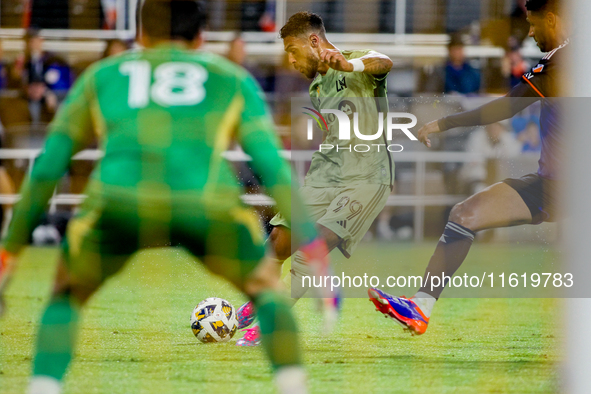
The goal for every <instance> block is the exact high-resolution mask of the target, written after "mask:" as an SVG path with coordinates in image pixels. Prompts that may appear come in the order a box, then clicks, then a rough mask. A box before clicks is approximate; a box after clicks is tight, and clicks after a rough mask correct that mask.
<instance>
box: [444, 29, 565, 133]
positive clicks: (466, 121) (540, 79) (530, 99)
mask: <svg viewBox="0 0 591 394" xmlns="http://www.w3.org/2000/svg"><path fill="white" fill-rule="evenodd" d="M568 44H569V41H568V40H567V41H565V42H564V43H563V44H562V45H560V46H559V47H557V48H555V49H554V50H552V51H550V52H548V53H547V54H546V56H544V57H543V58H542V59H541V60H540V61H539V62H538V63H537V64H536V65H535V66H534V67H532V69H531V70H530V71H529V72H527V73H526V74H524V75H523V76H522V77H521V83H520V84H518V85H517V86H515V87H514V88H513V89H511V91H510V92H509V93H507V95H506V96H505V97H502V98H499V99H497V100H494V101H491V102H490V103H487V104H485V105H483V106H481V107H479V108H476V109H475V110H472V111H467V112H462V113H459V114H455V115H451V116H448V117H445V118H442V119H439V121H438V124H439V129H440V130H441V131H445V130H449V129H452V128H454V127H469V126H483V125H487V124H491V123H495V122H500V121H502V120H505V119H509V118H512V117H513V116H515V115H516V114H518V113H519V112H521V111H523V110H524V109H525V108H526V107H528V106H530V105H531V104H533V103H535V102H536V101H538V100H541V99H543V98H545V97H559V96H560V94H559V93H560V92H559V88H558V80H559V79H558V71H557V70H558V69H559V65H560V63H561V59H562V58H564V57H565V56H566V55H565V54H564V50H563V48H565V47H566V46H567V45H568Z"/></svg>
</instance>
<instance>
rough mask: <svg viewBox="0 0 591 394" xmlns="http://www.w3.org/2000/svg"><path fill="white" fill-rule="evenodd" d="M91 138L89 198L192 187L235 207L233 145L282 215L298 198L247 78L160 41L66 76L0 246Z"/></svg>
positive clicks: (17, 233)
mask: <svg viewBox="0 0 591 394" xmlns="http://www.w3.org/2000/svg"><path fill="white" fill-rule="evenodd" d="M94 139H96V140H98V143H99V147H100V148H101V149H102V150H103V151H104V157H103V158H102V160H101V161H100V162H99V163H98V164H97V166H96V168H95V170H94V171H93V173H92V175H91V182H90V183H89V187H88V188H87V194H89V199H91V198H93V195H94V194H96V193H99V194H100V193H109V190H114V189H115V188H117V190H122V189H123V190H126V191H127V192H128V193H130V194H132V195H133V193H136V194H137V193H140V191H141V190H145V189H142V187H143V186H144V185H146V184H149V185H150V184H151V185H161V186H162V187H156V188H154V190H169V191H170V192H171V194H172V195H173V196H174V194H175V192H186V191H191V192H192V193H193V194H192V195H194V196H195V200H196V203H198V204H201V206H202V207H203V209H210V208H211V209H226V208H227V209H230V208H231V207H232V206H236V205H239V204H241V202H240V195H241V193H242V189H241V187H240V185H239V183H238V181H237V177H236V174H235V173H234V171H233V169H232V167H231V165H230V163H229V162H228V161H227V160H225V159H224V157H223V153H224V152H225V151H226V150H228V149H230V148H231V147H232V145H233V144H234V143H235V142H237V143H239V144H240V145H242V146H243V148H244V150H245V152H246V153H248V154H249V155H250V156H251V157H252V166H253V168H254V170H255V171H256V172H257V173H258V174H259V175H260V176H261V178H262V180H263V183H264V185H265V186H266V188H267V191H268V192H269V194H270V195H271V196H272V197H273V198H274V199H275V200H276V202H277V208H278V209H279V210H281V212H285V213H286V215H287V216H286V217H289V218H290V219H291V216H290V212H291V211H292V206H294V207H296V206H297V207H299V206H300V205H301V202H300V200H299V197H298V195H297V194H296V193H294V194H293V195H292V187H291V173H290V168H289V165H288V164H287V162H285V161H284V160H283V159H281V158H280V156H279V153H278V148H279V145H278V138H277V136H276V135H275V133H274V129H273V124H272V120H271V118H270V115H269V113H268V110H267V106H266V104H265V102H264V100H263V98H262V92H261V90H260V88H259V87H258V85H257V84H256V82H255V81H254V80H253V78H252V77H251V76H250V75H249V74H248V73H247V72H246V71H245V70H244V69H242V68H240V67H238V66H235V65H234V64H232V63H231V62H229V61H228V60H226V59H224V58H221V57H219V56H216V55H213V54H210V53H206V52H190V51H186V50H184V49H182V48H180V47H177V46H175V45H165V46H161V47H158V48H154V49H147V50H143V51H133V52H127V53H125V54H123V55H120V56H116V57H113V58H109V59H106V60H104V61H101V62H99V63H97V64H95V65H94V66H92V67H91V68H90V69H89V70H87V71H86V72H85V73H84V74H83V76H81V77H80V78H79V80H78V81H77V82H76V83H75V85H74V87H73V88H72V90H71V92H70V93H69V95H68V97H67V99H66V100H65V102H64V103H63V104H62V106H61V108H60V110H59V111H58V114H57V115H56V118H55V120H54V122H53V123H52V124H51V126H50V130H49V134H48V138H47V141H46V144H45V147H44V149H43V152H42V154H41V156H40V157H39V158H38V159H37V160H36V162H35V165H34V168H33V171H32V173H31V175H30V177H29V178H28V179H27V180H26V181H25V183H24V185H23V187H22V190H21V195H22V199H21V201H20V202H19V203H18V204H17V205H16V206H15V211H14V215H13V220H12V222H11V225H10V227H9V231H8V233H7V235H6V237H5V239H4V246H5V248H6V249H7V250H9V251H11V252H15V251H17V250H18V249H19V248H20V247H21V246H22V245H24V244H26V243H27V241H28V239H29V237H30V234H31V232H32V230H33V228H34V227H35V226H36V225H37V223H38V222H39V219H40V217H41V215H42V213H43V211H44V210H45V208H46V206H47V202H48V200H49V199H50V198H51V195H52V193H53V190H54V189H55V186H56V184H57V182H58V181H59V179H60V178H61V177H62V176H63V174H64V173H65V172H66V170H67V169H68V166H69V163H70V159H71V157H72V155H74V154H75V153H76V152H78V151H79V150H81V149H83V148H84V147H86V146H87V145H88V144H89V143H90V142H91V141H93V140H94ZM97 185H98V187H97ZM294 235H295V236H296V239H298V240H301V241H306V240H309V239H311V238H313V237H315V235H316V233H315V230H314V227H313V224H312V223H311V222H310V221H309V220H304V221H301V225H300V226H298V227H297V228H295V229H294Z"/></svg>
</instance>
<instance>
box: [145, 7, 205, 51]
mask: <svg viewBox="0 0 591 394" xmlns="http://www.w3.org/2000/svg"><path fill="white" fill-rule="evenodd" d="M206 21H207V13H206V9H205V4H204V3H203V2H201V1H196V0H145V1H144V4H143V6H142V10H141V25H142V27H143V30H144V32H145V33H146V34H147V35H148V36H149V37H153V38H157V39H163V40H169V39H173V40H174V39H182V40H187V41H193V40H194V39H195V38H196V37H197V35H198V34H199V32H200V31H201V30H202V29H203V28H204V27H205V23H206Z"/></svg>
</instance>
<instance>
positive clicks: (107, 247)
mask: <svg viewBox="0 0 591 394" xmlns="http://www.w3.org/2000/svg"><path fill="white" fill-rule="evenodd" d="M177 197H179V196H172V198H170V197H169V198H160V197H153V198H144V199H143V201H141V202H140V201H138V199H134V198H128V197H124V198H122V197H121V196H119V197H115V196H101V197H100V198H99V197H96V196H94V197H89V198H88V199H87V200H86V201H85V203H84V205H83V206H82V209H81V211H80V212H79V214H77V215H76V216H75V217H74V218H73V219H72V220H71V221H70V223H69V224H68V229H67V232H66V238H65V240H64V243H63V250H64V256H65V259H66V264H67V267H68V271H69V275H70V278H71V282H72V284H73V285H79V286H84V287H91V288H95V287H98V286H99V285H100V284H101V283H102V282H103V281H104V280H105V279H106V278H108V277H109V276H111V275H113V274H115V273H116V272H117V271H119V270H120V269H121V268H122V267H123V265H124V264H125V262H126V261H127V260H128V259H129V257H131V255H132V254H134V253H135V252H136V251H138V250H141V249H145V248H154V247H167V246H173V247H184V248H186V249H187V250H188V251H189V252H190V253H192V254H193V255H194V256H196V257H197V258H199V259H200V260H201V262H202V263H203V264H205V265H206V266H207V268H208V269H209V270H210V271H212V272H213V273H215V274H218V275H221V276H223V277H225V278H227V279H228V280H230V281H231V282H232V283H234V284H235V285H237V286H239V287H240V286H241V285H242V284H243V283H244V280H245V279H246V278H247V277H248V276H249V274H250V273H251V272H252V271H253V270H254V269H255V268H256V267H257V265H258V264H259V263H260V261H261V260H262V259H263V257H264V255H265V246H264V241H265V240H264V235H263V230H262V227H261V225H260V223H259V218H258V216H257V214H256V212H255V211H254V210H253V209H252V208H249V207H246V206H243V205H240V204H239V203H235V204H232V205H233V206H231V207H230V208H228V206H226V207H224V209H214V208H212V207H211V206H210V207H204V206H202V205H200V204H199V203H195V202H194V201H195V199H193V198H191V196H180V197H179V198H177ZM226 208H227V209H226Z"/></svg>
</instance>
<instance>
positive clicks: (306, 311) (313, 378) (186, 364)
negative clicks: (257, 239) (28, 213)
mask: <svg viewBox="0 0 591 394" xmlns="http://www.w3.org/2000/svg"><path fill="white" fill-rule="evenodd" d="M433 246H434V245H431V244H428V245H425V246H406V247H403V248H399V247H397V246H396V245H393V246H391V247H389V248H391V249H390V251H391V253H397V256H399V257H400V256H401V254H402V257H403V258H404V259H405V260H406V261H411V262H412V261H415V262H417V264H418V265H420V266H421V270H422V267H424V264H426V260H425V258H426V257H427V258H428V256H429V254H430V253H431V252H432V249H433ZM364 247H368V246H366V245H362V246H361V247H360V249H362V248H364ZM519 248H520V250H521V252H522V253H524V254H530V255H531V254H534V256H535V254H536V253H542V252H540V251H539V248H536V247H528V246H520V247H519ZM528 248H529V249H528ZM498 250H499V247H498V246H494V245H492V246H491V245H475V246H474V248H473V250H472V252H471V255H470V256H471V257H470V259H472V260H474V261H477V260H478V258H479V257H482V258H485V257H486V258H489V259H490V258H492V257H494V256H495V254H498V253H499V252H498ZM357 253H363V251H358V252H357ZM491 256H492V257H491ZM56 258H57V251H56V250H55V249H40V248H29V249H27V250H26V251H25V253H24V254H23V256H22V258H21V260H20V264H19V266H18V270H17V272H16V275H15V277H14V280H13V281H12V283H11V286H10V288H9V289H8V298H7V302H8V307H9V311H8V313H7V314H6V316H5V317H4V318H3V320H2V321H1V322H0V393H22V392H24V390H25V387H26V383H27V378H28V376H29V373H30V368H31V356H32V346H33V340H34V334H35V330H36V328H37V324H38V322H39V319H40V314H41V312H42V308H43V305H44V304H45V302H46V300H47V298H48V296H49V292H50V287H51V277H52V275H53V272H54V270H55V264H56ZM211 296H218V297H222V298H225V299H227V300H229V301H230V302H232V303H233V304H234V305H235V306H236V307H238V306H239V305H240V304H241V303H242V302H243V301H244V300H245V299H244V297H243V296H242V295H240V294H239V293H238V292H237V291H236V290H235V289H234V288H232V286H230V285H228V284H226V283H225V282H223V281H221V280H219V279H217V278H215V277H212V276H211V275H210V274H208V273H207V272H206V271H205V270H204V269H203V268H202V267H200V266H199V265H198V264H195V262H194V260H192V259H191V258H190V257H189V256H188V255H187V254H185V253H184V252H182V251H179V250H174V249H159V250H151V251H146V252H143V253H140V254H138V255H137V256H136V257H135V258H134V259H133V260H132V261H131V262H130V264H128V266H127V267H126V268H125V269H124V270H123V271H122V272H121V273H120V275H118V276H117V277H115V278H113V279H112V280H110V281H108V282H107V283H106V284H105V286H104V287H103V288H102V289H101V291H100V292H99V293H97V294H96V295H95V296H94V297H93V298H92V300H91V301H90V302H89V304H88V305H87V308H86V310H85V312H84V314H83V320H82V325H81V327H82V329H81V334H80V337H79V342H78V343H79V345H78V348H77V351H76V356H75V361H74V362H73V364H72V365H71V368H70V370H69V372H68V374H67V378H66V386H65V389H66V392H67V393H109V394H115V393H121V394H128V393H158V394H162V393H189V392H192V393H205V392H225V393H236V392H244V393H257V394H263V393H273V392H274V388H273V384H272V377H271V374H270V369H269V365H268V363H267V361H266V359H265V358H264V355H263V352H262V351H261V349H259V348H240V347H238V346H235V345H234V344H235V339H236V338H237V337H239V336H240V335H241V334H237V336H236V337H235V338H234V339H233V340H232V341H231V342H229V343H225V344H208V345H205V344H201V343H199V342H198V341H197V340H196V338H195V337H194V336H193V334H192V332H191V329H190V327H189V318H190V313H191V311H192V309H193V307H194V306H195V305H196V304H197V303H198V302H199V301H201V300H202V299H204V298H206V297H211ZM561 306H562V301H561V300H553V299H442V300H440V301H439V302H438V304H437V306H436V308H435V310H434V312H433V315H432V321H431V322H432V324H431V325H430V327H429V330H428V331H427V333H426V334H425V335H423V336H421V337H411V336H409V335H408V334H405V333H403V332H402V330H401V329H400V327H399V326H397V325H395V324H394V323H393V322H392V321H391V320H390V319H385V318H383V317H382V316H381V315H380V314H378V313H377V312H375V311H374V308H373V306H372V304H370V302H369V301H368V300H367V299H346V300H345V301H344V306H343V311H342V316H341V321H340V324H339V326H338V328H337V330H336V332H335V333H334V334H332V335H331V336H329V337H326V336H323V335H322V333H321V330H320V327H321V322H320V321H319V318H318V314H317V313H316V309H315V303H314V302H313V300H302V301H300V303H298V304H297V305H296V307H295V309H294V311H295V314H296V316H297V318H298V322H299V327H300V331H301V333H302V348H303V351H304V354H305V360H306V366H307V369H308V372H309V376H310V386H311V390H312V392H314V393H394V392H396V393H413V394H416V393H553V392H558V391H560V387H559V383H558V370H559V367H560V361H561V357H562V354H561V341H562V338H561V337H560V336H559V333H560V329H561V326H560V325H561V323H560V321H561V315H560V310H561V309H562V308H561Z"/></svg>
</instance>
